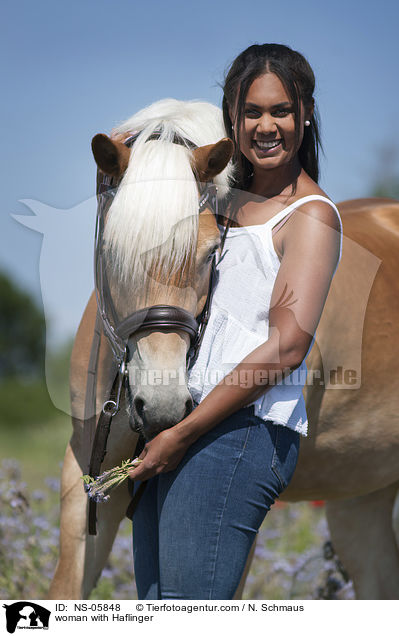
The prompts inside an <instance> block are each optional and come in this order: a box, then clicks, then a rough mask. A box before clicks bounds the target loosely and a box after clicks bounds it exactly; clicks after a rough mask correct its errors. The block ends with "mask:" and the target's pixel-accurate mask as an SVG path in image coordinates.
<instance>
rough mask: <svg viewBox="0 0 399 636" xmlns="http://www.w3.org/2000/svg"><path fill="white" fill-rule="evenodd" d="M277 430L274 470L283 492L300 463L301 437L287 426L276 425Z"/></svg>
mask: <svg viewBox="0 0 399 636" xmlns="http://www.w3.org/2000/svg"><path fill="white" fill-rule="evenodd" d="M273 426H274V427H275V428H276V436H275V445H274V451H273V458H272V466H271V467H272V470H273V472H274V473H275V475H276V476H277V478H278V480H279V482H280V484H281V487H282V490H285V488H287V486H288V484H289V483H290V481H291V479H292V476H293V474H294V471H295V467H296V464H297V461H298V453H299V440H300V435H299V433H298V432H297V431H293V430H292V429H290V428H288V427H287V426H282V425H281V424H274V425H273Z"/></svg>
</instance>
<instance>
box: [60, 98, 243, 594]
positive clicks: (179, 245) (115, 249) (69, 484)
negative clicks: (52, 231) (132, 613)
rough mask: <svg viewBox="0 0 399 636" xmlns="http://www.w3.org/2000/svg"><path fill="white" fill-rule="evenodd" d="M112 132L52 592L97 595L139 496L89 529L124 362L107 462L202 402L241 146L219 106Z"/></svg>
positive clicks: (103, 155)
mask: <svg viewBox="0 0 399 636" xmlns="http://www.w3.org/2000/svg"><path fill="white" fill-rule="evenodd" d="M114 132H115V138H113V139H110V138H109V137H107V136H105V135H96V136H95V137H94V138H93V141H92V149H93V154H94V157H95V160H96V162H97V165H98V168H99V171H100V178H99V179H98V192H99V210H100V214H98V218H97V232H98V234H97V239H96V258H95V260H96V265H97V267H96V283H97V290H96V291H97V294H96V295H95V294H93V295H92V297H91V298H90V300H89V302H88V305H87V307H86V310H85V312H84V315H83V318H82V321H81V324H80V326H79V329H78V332H77V335H76V339H75V343H74V347H73V351H72V356H71V366H70V391H71V413H72V423H73V434H72V437H71V440H70V443H69V444H68V447H67V450H66V454H65V460H64V464H63V470H62V478H61V520H60V558H59V561H58V564H57V568H56V572H55V576H54V579H53V581H52V584H51V588H50V592H49V597H50V598H60V599H61V598H62V599H64V598H76V599H79V598H82V597H83V598H86V597H87V596H88V595H89V594H90V591H91V590H92V588H93V587H94V585H95V584H96V581H97V579H98V577H99V576H100V574H101V571H102V569H103V567H104V565H105V562H106V560H107V557H108V555H109V552H110V550H111V547H112V544H113V541H114V538H115V535H116V532H117V530H118V527H119V524H120V522H121V520H122V518H123V517H124V515H125V513H126V508H127V505H128V503H129V496H128V493H127V491H126V489H125V488H123V487H119V488H118V489H116V490H115V491H114V492H113V494H112V497H111V498H110V501H109V502H107V504H106V505H103V504H101V505H98V506H97V510H96V513H97V524H96V528H95V531H96V534H89V533H88V516H89V510H88V500H87V495H86V493H85V492H84V489H83V481H82V479H81V478H82V475H83V474H86V473H88V471H89V465H90V463H91V461H90V455H91V447H92V444H93V441H94V439H95V434H94V431H95V429H96V422H97V421H98V419H99V414H100V413H101V412H102V409H103V404H104V403H105V402H107V407H108V406H109V405H111V408H112V405H113V401H111V400H109V399H108V398H109V397H110V391H111V385H112V384H113V382H114V378H115V377H116V374H117V373H118V366H119V369H120V370H121V369H122V365H123V367H124V368H123V374H122V373H119V376H120V378H121V381H123V379H124V376H126V375H128V382H127V391H126V392H122V393H121V395H120V399H118V401H120V404H119V410H118V412H117V413H115V415H114V417H113V420H112V425H111V427H110V432H109V436H108V440H107V444H106V454H105V457H104V461H103V462H102V464H101V471H103V470H106V469H109V468H112V467H114V466H117V465H120V463H121V461H122V460H126V459H128V458H130V457H134V456H135V455H136V454H137V451H136V445H137V442H138V439H139V433H141V434H142V435H143V436H144V438H145V439H150V438H151V437H153V436H154V435H156V434H157V433H158V432H160V431H161V430H162V429H165V428H168V427H170V426H173V425H174V424H176V423H177V422H179V421H180V420H182V419H183V418H184V416H185V415H186V414H187V413H188V412H189V411H190V410H191V409H192V406H193V402H192V398H191V395H190V393H189V391H188V389H187V384H186V362H187V357H189V360H192V359H193V355H195V352H196V350H197V349H198V346H199V342H200V337H199V336H200V334H201V333H203V331H201V330H202V329H203V328H204V326H205V323H206V310H207V305H208V304H209V293H208V292H209V288H210V278H211V274H212V271H213V267H212V265H213V263H214V258H215V255H216V253H217V252H218V249H219V246H220V232H219V229H218V225H217V217H216V209H215V207H216V202H217V199H218V198H224V197H225V195H226V194H227V191H228V184H229V175H231V173H232V166H231V163H230V158H231V156H232V152H233V144H232V142H231V140H230V139H227V138H224V135H225V131H224V126H223V121H222V115H221V111H220V109H218V108H217V107H216V106H213V105H211V104H208V103H204V102H179V101H176V100H162V101H160V102H157V103H155V104H152V105H151V106H149V107H148V108H146V109H143V110H142V111H140V112H138V113H137V114H136V115H134V116H133V117H132V118H130V119H129V120H127V121H126V122H125V123H124V124H122V125H121V126H120V127H119V128H117V129H116V130H115V131H114ZM118 137H122V138H124V139H125V138H126V137H128V138H129V139H125V140H124V142H122V141H119V140H118V139H117V138H118ZM130 145H131V147H129V146H130ZM101 174H105V175H106V176H107V177H108V178H112V179H113V182H114V183H115V186H116V193H115V189H114V192H112V191H110V192H104V193H102V189H103V188H102V186H103V185H104V184H103V183H101V182H102V177H101ZM211 184H213V185H211ZM215 187H216V188H217V193H215V190H214V188H215ZM112 194H114V197H113V198H112ZM104 197H105V201H104ZM96 296H97V298H96ZM147 308H149V309H148V310H147ZM143 310H145V311H144V312H143ZM143 314H144V315H143ZM99 316H100V320H99ZM197 316H199V317H200V325H199V326H200V329H199V331H197V328H198V325H197V322H196V320H195V317H197ZM137 318H139V320H138V321H137ZM137 323H138V324H139V326H138V327H137ZM133 325H134V326H133ZM121 329H122V331H121ZM126 329H127V331H126ZM124 384H126V381H125V382H124ZM117 393H118V392H117ZM113 397H114V396H113ZM115 410H116V409H115ZM97 430H98V426H97Z"/></svg>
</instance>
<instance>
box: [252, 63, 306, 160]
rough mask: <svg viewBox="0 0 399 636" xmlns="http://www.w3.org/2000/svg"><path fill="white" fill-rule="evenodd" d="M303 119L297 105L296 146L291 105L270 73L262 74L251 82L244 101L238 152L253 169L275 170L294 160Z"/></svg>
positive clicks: (302, 111) (299, 143) (275, 76)
mask: <svg viewBox="0 0 399 636" xmlns="http://www.w3.org/2000/svg"><path fill="white" fill-rule="evenodd" d="M304 119H305V117H304V108H303V106H302V105H301V109H300V122H299V129H300V137H299V140H298V142H297V143H296V142H295V115H294V112H293V104H292V100H291V98H290V97H289V95H288V94H287V92H286V90H285V88H284V86H283V84H282V82H281V80H280V79H279V78H278V77H277V75H275V74H274V73H265V74H264V75H261V76H259V77H257V78H256V79H255V80H254V81H253V82H252V84H251V86H250V87H249V90H248V93H247V97H246V100H245V106H244V116H243V120H242V124H241V131H240V132H241V135H240V150H241V152H242V153H243V155H245V157H246V158H247V159H248V160H249V161H250V162H251V163H252V165H253V166H254V170H256V169H257V168H260V169H263V170H264V169H266V170H270V169H273V168H277V167H279V166H281V165H282V164H286V163H288V162H290V161H292V159H294V158H295V156H296V154H297V152H298V150H299V147H300V145H301V143H302V138H303V127H304Z"/></svg>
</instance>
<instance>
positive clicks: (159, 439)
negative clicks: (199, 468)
mask: <svg viewBox="0 0 399 636" xmlns="http://www.w3.org/2000/svg"><path fill="white" fill-rule="evenodd" d="M188 446H189V444H188V443H187V441H185V440H183V438H182V435H181V433H180V431H179V430H178V429H176V428H175V427H172V428H168V429H166V430H165V431H162V432H161V433H158V435H156V437H154V439H152V440H151V441H150V442H147V444H146V445H145V447H144V449H143V452H142V453H141V454H140V455H139V457H140V459H142V460H143V461H142V462H140V464H139V465H138V466H137V467H136V468H132V470H131V471H129V477H130V478H131V479H134V480H137V481H146V480H147V479H150V477H154V475H158V474H159V473H162V472H168V471H169V470H174V469H175V468H176V467H177V466H178V465H179V463H180V461H181V460H182V458H183V457H184V455H185V453H186V450H187V448H188Z"/></svg>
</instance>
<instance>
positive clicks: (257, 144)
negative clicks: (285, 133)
mask: <svg viewBox="0 0 399 636" xmlns="http://www.w3.org/2000/svg"><path fill="white" fill-rule="evenodd" d="M282 141H283V140H282V139H274V140H273V141H263V140H261V139H254V140H253V142H252V146H253V148H254V149H255V151H256V152H257V154H258V156H259V157H261V156H265V157H266V156H271V155H272V154H274V153H276V152H278V151H280V150H281V149H282Z"/></svg>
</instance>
